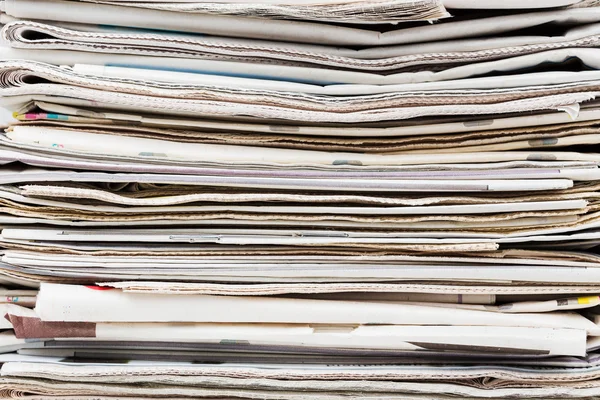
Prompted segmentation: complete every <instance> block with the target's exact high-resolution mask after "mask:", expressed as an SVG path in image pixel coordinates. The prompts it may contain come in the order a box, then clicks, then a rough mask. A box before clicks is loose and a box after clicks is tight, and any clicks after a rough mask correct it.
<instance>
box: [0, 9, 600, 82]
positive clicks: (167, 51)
mask: <svg viewBox="0 0 600 400" xmlns="http://www.w3.org/2000/svg"><path fill="white" fill-rule="evenodd" d="M133 4H135V5H139V4H140V3H133ZM153 4H154V5H155V4H156V3H153ZM173 5H174V6H177V7H184V6H185V7H187V6H188V5H189V3H177V4H173ZM221 6H224V7H226V6H227V5H226V4H221ZM2 35H3V38H4V39H5V40H6V41H7V42H8V43H9V44H10V46H11V47H13V48H21V49H38V50H49V49H54V50H78V51H89V52H100V53H113V54H132V55H154V56H168V57H177V58H200V59H209V60H228V61H238V62H239V61H243V62H253V63H259V64H261V63H262V64H269V63H273V60H277V61H278V62H279V63H280V64H281V65H284V66H285V65H287V66H291V65H295V66H298V67H302V66H306V65H309V64H310V65H315V66H323V67H325V66H326V67H337V68H344V69H352V70H357V71H374V72H394V71H400V70H402V69H410V68H415V67H420V68H424V67H426V66H432V67H433V66H435V68H436V69H439V68H440V67H441V66H443V65H448V67H447V68H455V67H456V66H458V65H463V64H469V63H471V64H472V63H476V62H484V61H490V60H497V59H505V58H510V57H515V56H520V55H525V54H532V53H537V52H544V51H549V50H554V49H560V48H577V47H595V46H597V44H598V41H599V40H600V37H599V25H598V24H592V25H589V26H584V27H577V28H572V29H571V30H570V31H568V32H567V33H566V34H565V35H564V36H562V37H561V36H558V37H557V36H550V37H546V36H540V37H539V38H535V37H527V38H525V37H522V38H520V37H514V38H510V39H508V38H507V39H504V40H500V39H495V40H494V41H490V40H489V39H485V40H484V39H467V40H455V41H445V42H443V43H444V44H443V46H442V45H441V44H440V43H438V42H432V43H429V44H421V45H419V49H418V50H419V51H418V54H417V53H416V49H415V46H414V45H397V46H387V47H384V48H381V47H373V48H367V49H360V50H354V49H347V48H339V47H329V46H316V45H306V44H290V43H285V42H273V41H264V40H262V41H261V40H254V41H253V40H249V39H233V38H227V37H203V36H194V35H183V34H177V35H169V34H156V33H143V32H142V33H140V32H130V31H128V30H123V31H122V32H120V31H118V30H117V31H115V29H113V28H111V29H109V28H103V27H95V26H86V25H76V26H75V27H73V28H71V27H69V28H66V27H61V26H60V24H59V25H58V26H55V25H49V24H42V23H37V22H32V21H24V20H15V21H14V22H9V23H8V24H6V25H5V26H4V28H3V30H2ZM24 35H25V36H24ZM33 35H39V37H40V39H39V40H36V39H35V38H33V39H31V37H32V36H33ZM49 37H51V38H53V40H50V39H48V38H49ZM42 38H43V39H42ZM176 77H177V74H172V73H170V74H169V75H168V76H167V75H165V79H176ZM188 77H189V75H188Z"/></svg>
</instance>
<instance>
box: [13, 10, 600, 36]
mask: <svg viewBox="0 0 600 400" xmlns="http://www.w3.org/2000/svg"><path fill="white" fill-rule="evenodd" d="M396 3H397V2H396ZM427 3H429V4H435V3H434V2H433V1H430V2H427ZM469 3H470V5H471V6H472V5H474V4H477V2H473V1H469ZM571 3H572V2H571ZM120 4H121V5H120V6H115V5H108V4H94V3H85V2H80V1H61V0H43V2H40V1H28V0H4V1H3V5H2V11H3V12H5V13H6V14H8V15H9V16H12V17H15V18H20V19H28V20H32V19H33V20H52V21H62V22H74V23H84V24H90V25H115V26H124V27H136V28H147V29H159V30H166V31H178V32H192V33H203V34H209V35H213V36H214V35H216V36H229V37H243V38H257V39H266V40H273V39H274V38H277V40H280V41H291V42H304V43H323V44H333V45H346V46H385V45H392V44H400V43H415V42H431V41H438V40H448V39H456V38H462V37H477V36H487V35H493V34H496V35H499V34H502V33H505V32H512V31H518V30H520V29H525V28H527V27H531V26H539V25H543V24H545V23H549V22H557V23H558V24H566V25H569V24H573V23H578V24H580V25H584V24H586V23H593V22H597V21H598V10H597V9H595V8H590V9H587V8H574V9H568V10H557V11H541V12H536V13H523V14H516V15H508V16H499V17H492V18H481V19H475V20H467V21H458V22H450V23H447V24H446V23H442V24H440V25H439V26H437V25H436V26H435V27H433V26H417V27H412V28H404V29H402V28H401V29H396V30H391V31H388V32H380V31H378V30H369V29H360V28H353V27H352V28H350V27H344V26H336V25H329V24H320V23H310V22H304V21H286V20H275V19H259V18H248V17H244V16H229V15H215V14H194V15H193V17H192V18H190V14H189V13H179V12H172V11H161V10H154V9H144V8H136V10H135V12H123V8H122V4H124V3H120ZM321 4H322V3H321ZM347 4H348V3H347ZM349 4H352V3H349ZM417 4H418V2H417ZM438 4H439V3H438ZM495 4H496V5H498V4H502V3H501V2H495ZM511 4H512V5H513V7H514V4H517V2H514V1H512V2H511ZM519 4H520V6H523V5H526V4H532V5H533V6H534V8H538V7H539V8H544V5H540V4H538V5H537V6H536V5H535V4H533V3H531V2H528V3H522V4H521V3H519ZM150 6H152V5H150ZM167 6H168V5H167ZM181 7H186V6H185V4H183V5H182V6H181ZM40 8H43V9H48V10H50V11H46V12H41V11H40ZM363 10H364V9H363ZM439 16H440V17H443V16H445V15H439ZM465 26H468V29H465Z"/></svg>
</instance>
